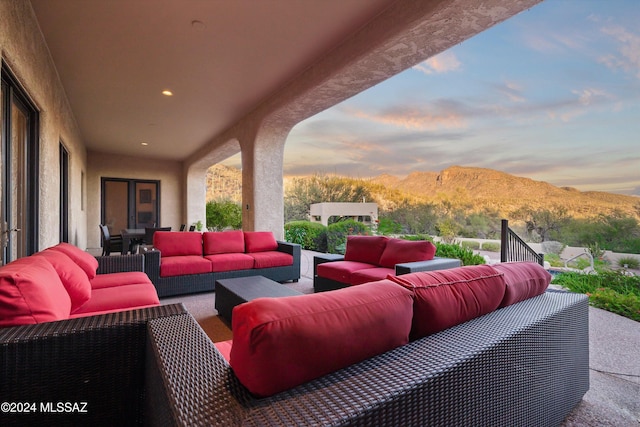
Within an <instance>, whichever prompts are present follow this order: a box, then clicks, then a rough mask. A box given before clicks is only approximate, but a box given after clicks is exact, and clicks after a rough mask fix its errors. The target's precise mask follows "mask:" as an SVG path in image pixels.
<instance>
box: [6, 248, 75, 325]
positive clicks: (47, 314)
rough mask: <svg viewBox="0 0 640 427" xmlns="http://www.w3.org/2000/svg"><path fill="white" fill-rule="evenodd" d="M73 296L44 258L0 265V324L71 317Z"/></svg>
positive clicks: (31, 322) (23, 323)
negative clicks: (71, 296)
mask: <svg viewBox="0 0 640 427" xmlns="http://www.w3.org/2000/svg"><path fill="white" fill-rule="evenodd" d="M70 312H71V299H70V298H69V294H68V293H67V291H66V290H65V288H64V286H63V285H62V282H61V281H60V278H59V277H58V273H56V270H55V269H54V268H53V266H52V265H51V264H50V263H49V262H48V261H47V260H46V259H45V258H44V257H39V256H30V257H25V258H20V259H17V260H15V261H13V262H11V263H9V264H7V265H5V266H3V267H2V268H0V327H5V326H16V325H28V324H33V323H42V322H52V321H54V320H63V319H68V318H69V313H70Z"/></svg>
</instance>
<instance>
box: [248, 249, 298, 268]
mask: <svg viewBox="0 0 640 427" xmlns="http://www.w3.org/2000/svg"><path fill="white" fill-rule="evenodd" d="M251 256H252V257H253V259H254V260H255V261H254V263H253V268H270V267H284V266H287V265H293V256H291V255H289V254H286V253H284V252H278V251H266V252H252V253H251Z"/></svg>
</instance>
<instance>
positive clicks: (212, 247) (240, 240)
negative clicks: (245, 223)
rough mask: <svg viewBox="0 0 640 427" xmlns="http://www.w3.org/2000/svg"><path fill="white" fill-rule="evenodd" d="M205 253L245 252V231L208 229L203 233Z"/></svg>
mask: <svg viewBox="0 0 640 427" xmlns="http://www.w3.org/2000/svg"><path fill="white" fill-rule="evenodd" d="M202 240H203V242H204V254H205V255H216V254H231V253H244V233H243V232H242V230H230V231H220V232H217V231H207V232H206V233H203V234H202Z"/></svg>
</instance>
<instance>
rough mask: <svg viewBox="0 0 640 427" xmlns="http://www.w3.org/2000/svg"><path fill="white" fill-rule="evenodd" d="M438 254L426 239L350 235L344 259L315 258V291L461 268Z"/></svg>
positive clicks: (329, 256)
mask: <svg viewBox="0 0 640 427" xmlns="http://www.w3.org/2000/svg"><path fill="white" fill-rule="evenodd" d="M435 253H436V247H435V245H434V244H433V243H431V242H429V241H427V240H419V241H409V240H402V239H395V238H388V237H386V236H347V244H346V250H345V254H344V256H341V255H336V254H325V255H317V256H315V258H314V275H313V288H314V291H315V292H320V291H329V290H333V289H340V288H344V287H347V286H353V285H360V284H362V283H367V282H371V281H374V280H380V279H384V278H385V277H387V276H388V275H397V276H399V275H401V274H407V273H413V272H418V271H430V270H443V269H446V268H454V267H460V265H461V263H460V260H458V259H453V258H440V257H436V256H434V255H435Z"/></svg>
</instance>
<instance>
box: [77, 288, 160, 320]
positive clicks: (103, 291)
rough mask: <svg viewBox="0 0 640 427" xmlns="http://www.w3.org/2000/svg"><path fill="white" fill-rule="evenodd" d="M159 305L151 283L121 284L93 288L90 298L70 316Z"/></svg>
mask: <svg viewBox="0 0 640 427" xmlns="http://www.w3.org/2000/svg"><path fill="white" fill-rule="evenodd" d="M156 305H160V300H159V299H158V293H157V292H156V288H155V287H154V286H153V284H151V283H141V284H138V285H122V286H114V287H110V288H100V289H94V290H93V293H92V295H91V299H90V300H89V301H88V302H87V303H86V304H85V305H83V306H82V307H80V308H79V309H77V310H75V311H74V312H72V313H71V317H72V318H74V317H83V316H84V315H91V316H93V315H95V314H102V313H110V312H114V311H124V310H131V309H134V308H143V307H151V306H156Z"/></svg>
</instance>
